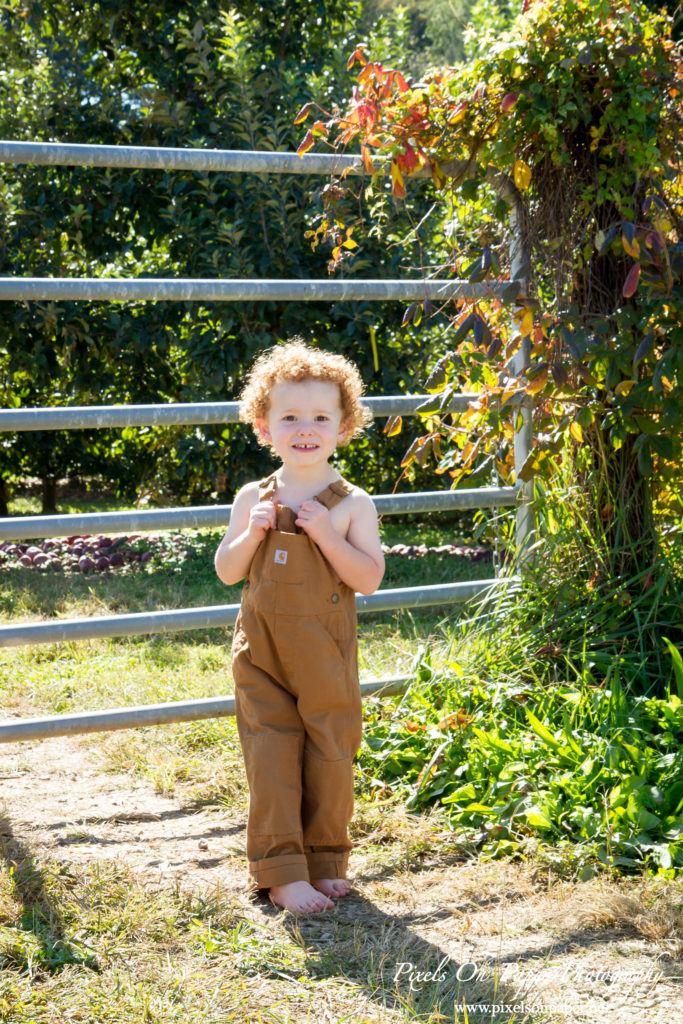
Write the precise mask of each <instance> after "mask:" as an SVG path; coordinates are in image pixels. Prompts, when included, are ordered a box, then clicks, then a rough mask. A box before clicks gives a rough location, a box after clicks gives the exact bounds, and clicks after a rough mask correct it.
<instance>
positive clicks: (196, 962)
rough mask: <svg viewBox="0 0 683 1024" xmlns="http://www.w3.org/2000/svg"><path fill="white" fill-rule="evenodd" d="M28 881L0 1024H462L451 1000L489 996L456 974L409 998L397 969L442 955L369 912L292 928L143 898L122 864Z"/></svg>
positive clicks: (246, 912)
mask: <svg viewBox="0 0 683 1024" xmlns="http://www.w3.org/2000/svg"><path fill="white" fill-rule="evenodd" d="M22 870H24V866H23V865H22ZM25 875H26V878H27V879H28V882H30V886H29V885H28V884H26V885H23V883H22V882H21V879H20V878H19V880H18V881H17V882H16V889H17V907H18V909H17V910H16V911H15V912H14V913H13V914H12V916H11V917H10V918H5V919H4V920H3V923H2V926H0V965H1V967H0V1014H2V1015H3V1019H5V1020H8V1021H12V1024H34V1022H35V1024H52V1022H54V1021H57V1020H62V1019H63V1020H97V1021H98V1024H100V1022H101V1021H104V1022H111V1024H114V1022H116V1024H142V1022H144V1021H147V1022H149V1021H154V1020H163V1021H165V1022H166V1021H171V1022H174V1021H177V1022H179V1024H181V1022H182V1024H186V1022H190V1021H192V1022H195V1024H218V1022H219V1021H220V1022H224V1021H226V1022H227V1021H230V1020H254V1021H256V1020H259V1021H263V1022H268V1024H275V1022H277V1021H290V1022H296V1024H303V1022H304V1021H314V1020H316V1019H319V1014H320V1010H321V1006H324V1007H325V1012H326V1016H327V1019H329V1020H330V1021H334V1022H335V1024H336V1022H339V1024H340V1022H342V1021H344V1020H346V1021H351V1020H352V1021H358V1022H360V1021H364V1022H370V1021H372V1022H378V1024H379V1021H389V1022H395V1024H408V1022H412V1021H420V1022H421V1024H425V1022H432V1024H436V1021H437V1020H439V1019H441V1020H443V1017H441V1018H439V1016H438V1014H439V1012H449V1013H450V1014H451V1017H450V1018H449V1019H457V1017H455V1016H454V1012H456V1011H455V1005H454V1004H455V1003H456V1002H457V1000H458V998H459V997H461V996H466V997H467V998H468V999H471V997H474V998H482V1001H483V998H484V997H486V996H487V997H488V999H490V998H491V992H492V991H493V982H491V984H489V985H481V984H479V985H475V986H472V985H470V986H468V987H467V989H466V987H465V986H463V985H461V984H460V983H459V982H457V979H456V978H455V977H454V975H451V976H450V977H449V978H448V979H447V981H446V982H445V983H443V984H441V983H440V984H439V985H438V986H436V985H432V986H424V987H420V989H418V990H417V991H412V990H411V988H410V986H409V984H408V982H407V981H406V980H405V979H402V978H399V979H396V978H395V975H396V965H397V962H400V961H411V962H412V963H413V964H414V966H415V968H416V969H417V970H422V971H425V970H429V969H433V968H434V967H435V965H436V962H437V961H438V959H440V958H441V957H442V951H441V950H440V949H439V948H438V947H435V946H434V945H432V944H431V943H429V942H428V941H425V940H423V939H421V938H420V937H419V936H418V935H417V934H415V933H414V932H412V931H411V929H410V928H406V927H405V925H403V924H402V923H401V921H400V919H396V918H394V917H390V916H387V915H385V914H384V913H383V912H382V911H381V910H380V909H379V908H377V907H375V906H373V905H372V904H367V906H366V907H365V908H364V909H363V911H362V912H361V913H358V910H356V911H355V912H354V911H353V910H352V909H349V910H347V909H345V908H344V906H343V905H341V904H340V905H339V907H338V910H337V911H336V912H335V914H334V915H330V914H328V915H316V916H312V917H309V918H297V917H295V916H292V915H289V914H282V913H275V912H274V911H273V910H272V908H271V909H270V910H266V911H265V912H263V911H261V910H259V909H258V908H256V907H253V908H252V907H251V906H250V905H249V904H247V903H246V902H245V901H244V900H242V899H239V898H234V897H231V896H229V895H226V894H224V893H222V892H221V891H220V890H219V889H215V890H213V891H212V892H208V893H202V894H196V893H191V892H186V891H184V889H183V888H182V887H179V886H177V885H176V886H158V885H157V886H155V885H151V884H150V883H149V881H148V880H146V881H143V880H140V879H138V878H137V877H136V875H135V874H134V872H132V871H131V870H129V869H127V868H126V867H124V866H123V865H122V864H120V863H118V862H107V863H100V862H97V861H94V862H92V863H90V864H87V865H79V866H78V867H71V868H67V867H65V866H64V865H58V864H54V863H36V862H31V863H30V864H29V865H27V866H26V868H25ZM12 884H15V883H12ZM27 911H29V912H28V913H27ZM516 1020H519V1018H516Z"/></svg>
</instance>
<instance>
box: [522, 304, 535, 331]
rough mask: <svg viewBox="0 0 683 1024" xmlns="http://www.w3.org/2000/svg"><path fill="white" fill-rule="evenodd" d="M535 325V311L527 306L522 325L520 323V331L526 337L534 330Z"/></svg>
mask: <svg viewBox="0 0 683 1024" xmlns="http://www.w3.org/2000/svg"><path fill="white" fill-rule="evenodd" d="M533 326H534V312H533V310H532V309H530V308H529V307H528V306H527V308H526V309H525V310H524V312H523V314H522V319H521V321H520V325H519V332H520V334H522V335H524V337H526V336H527V335H528V334H531V332H532V330H533Z"/></svg>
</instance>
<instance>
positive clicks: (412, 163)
mask: <svg viewBox="0 0 683 1024" xmlns="http://www.w3.org/2000/svg"><path fill="white" fill-rule="evenodd" d="M396 162H397V163H398V166H399V167H400V168H401V170H402V171H406V173H408V174H410V172H411V171H412V169H413V168H414V167H416V166H417V154H416V152H415V150H414V149H413V147H412V146H411V145H410V143H409V142H406V143H405V153H400V154H399V155H398V156H397V157H396Z"/></svg>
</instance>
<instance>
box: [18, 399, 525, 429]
mask: <svg viewBox="0 0 683 1024" xmlns="http://www.w3.org/2000/svg"><path fill="white" fill-rule="evenodd" d="M478 397H479V396H478V395H477V394H476V392H471V393H469V394H466V393H464V392H463V393H462V394H459V395H453V396H452V397H451V398H450V399H449V401H448V402H447V403H446V404H445V405H444V406H443V407H441V406H440V405H439V403H438V401H436V404H437V405H438V406H439V410H440V411H441V412H443V413H451V412H453V413H454V412H465V411H466V410H467V409H468V408H469V405H470V403H471V402H474V401H476V399H477V398H478ZM436 399H438V396H435V395H371V396H367V397H366V398H364V399H363V404H364V405H367V406H368V408H369V409H370V412H371V413H372V415H373V416H374V417H375V419H381V418H383V417H385V416H409V415H411V414H413V413H417V412H419V411H420V410H421V408H422V407H429V405H430V404H433V403H435V400H436ZM523 399H524V394H523V392H520V393H518V394H512V395H510V396H509V397H508V398H507V399H506V405H507V406H513V405H519V404H520V403H521V402H522V401H523ZM238 422H239V402H178V403H174V404H172V405H81V406H60V407H54V408H52V407H50V406H44V407H40V408H35V409H0V433H2V432H3V431H4V432H8V431H11V430H92V429H96V428H100V427H151V426H156V427H161V426H165V427H167V426H184V425H188V424H197V423H238Z"/></svg>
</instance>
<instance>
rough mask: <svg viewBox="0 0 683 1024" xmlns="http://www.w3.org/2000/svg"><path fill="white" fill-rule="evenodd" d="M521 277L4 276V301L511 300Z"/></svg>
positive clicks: (0, 282)
mask: <svg viewBox="0 0 683 1024" xmlns="http://www.w3.org/2000/svg"><path fill="white" fill-rule="evenodd" d="M520 289H521V284H520V282H518V281H509V280H508V281H491V282H490V283H488V284H487V283H485V282H482V283H480V284H470V282H469V281H460V280H450V281H446V280H444V279H442V278H436V279H433V280H430V281H425V280H424V279H421V278H416V279H415V280H389V279H382V278H379V279H377V280H370V279H366V280H359V279H356V280H351V279H344V280H324V279H308V280H301V279H300V278H292V279H291V280H290V279H286V278H281V279H276V280H269V281H268V280H251V279H243V280H232V279H229V278H206V279H201V278H164V277H132V278H121V277H110V278H106V277H104V278H103V277H71V278H69V277H0V300H3V301H4V300H7V301H10V300H13V301H17V300H22V301H30V300H34V301H43V302H47V301H50V302H59V301H64V302H66V301H72V302H76V301H78V302H84V301H90V300H94V301H98V302H99V301H102V302H149V301H154V300H158V301H162V302H355V301H361V302H391V301H395V300H399V301H401V302H421V301H423V300H424V299H427V300H428V301H429V302H436V303H438V302H446V301H448V300H451V299H467V300H469V301H471V300H473V299H484V298H487V297H488V296H490V295H496V296H498V297H500V298H503V299H506V300H508V301H511V300H512V299H514V298H516V297H517V295H518V294H519V292H520Z"/></svg>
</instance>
